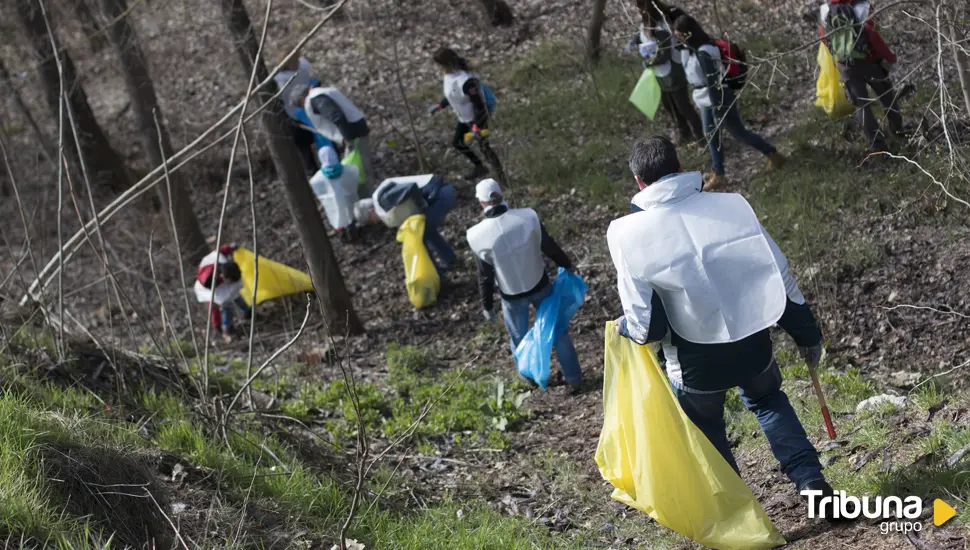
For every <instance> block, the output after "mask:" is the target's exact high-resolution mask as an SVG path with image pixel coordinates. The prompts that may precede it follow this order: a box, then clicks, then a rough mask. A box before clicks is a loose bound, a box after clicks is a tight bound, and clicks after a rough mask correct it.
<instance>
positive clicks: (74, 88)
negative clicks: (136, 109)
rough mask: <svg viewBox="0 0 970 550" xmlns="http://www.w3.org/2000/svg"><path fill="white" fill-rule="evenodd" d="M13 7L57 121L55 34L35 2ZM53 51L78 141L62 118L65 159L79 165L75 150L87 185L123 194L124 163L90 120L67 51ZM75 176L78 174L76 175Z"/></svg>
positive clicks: (58, 85) (126, 182)
mask: <svg viewBox="0 0 970 550" xmlns="http://www.w3.org/2000/svg"><path fill="white" fill-rule="evenodd" d="M15 4H16V7H17V15H18V16H19V17H20V22H21V24H22V25H23V27H24V30H25V31H26V33H27V36H28V37H29V38H30V43H31V46H32V47H33V49H34V52H35V53H36V54H37V57H38V59H39V60H40V65H39V66H38V71H39V72H40V77H41V82H42V83H43V86H44V92H45V95H46V97H47V103H48V105H50V108H51V111H53V113H54V117H55V118H57V116H58V112H59V107H60V102H61V94H60V90H61V75H60V74H58V70H57V62H56V61H55V59H54V47H53V45H52V42H53V43H54V44H57V38H56V34H54V32H53V29H51V34H50V35H48V32H47V24H46V23H45V22H44V15H43V12H42V11H41V7H40V4H39V3H38V0H16V2H15ZM52 38H53V40H52ZM57 47H58V50H59V52H60V53H59V55H60V58H61V68H62V69H63V74H64V95H65V96H66V99H67V103H66V104H65V105H64V107H65V109H70V112H71V114H72V115H73V117H74V122H75V125H76V126H77V134H78V140H79V143H77V146H76V145H75V141H74V134H73V133H72V131H71V125H70V122H69V120H68V117H67V115H66V114H65V116H64V124H63V125H62V126H61V128H60V132H61V135H62V139H63V144H64V152H65V154H66V155H67V158H69V159H71V160H72V161H73V162H74V163H75V164H77V165H79V164H80V161H81V158H79V157H78V149H80V151H81V157H83V159H84V162H85V166H86V167H87V171H88V175H89V176H90V178H91V185H92V186H93V187H94V188H95V189H97V188H104V189H107V190H109V191H110V192H111V193H112V194H114V193H119V192H121V191H124V190H125V189H127V188H128V187H129V186H130V185H131V182H130V181H129V179H128V173H127V171H126V170H125V165H124V162H122V160H121V157H120V156H118V153H117V152H116V151H115V150H114V149H112V148H111V144H110V143H108V138H107V136H105V135H104V132H103V131H102V130H101V126H100V125H99V124H98V120H97V119H96V118H95V117H94V112H93V111H92V110H91V105H90V104H88V97H87V95H86V94H85V93H84V89H83V88H81V83H80V82H79V81H78V78H77V71H76V70H75V68H74V62H73V61H71V56H70V54H68V52H67V50H63V49H61V48H60V45H59V44H57ZM78 146H79V147H78ZM76 173H77V174H80V172H76Z"/></svg>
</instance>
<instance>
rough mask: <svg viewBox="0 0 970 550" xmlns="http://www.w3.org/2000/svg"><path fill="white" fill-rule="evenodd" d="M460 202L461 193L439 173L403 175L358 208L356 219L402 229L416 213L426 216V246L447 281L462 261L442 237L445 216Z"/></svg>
mask: <svg viewBox="0 0 970 550" xmlns="http://www.w3.org/2000/svg"><path fill="white" fill-rule="evenodd" d="M457 203H458V191H457V190H456V189H455V187H454V186H453V185H451V184H450V183H448V182H446V181H445V180H444V179H443V178H442V177H441V176H438V175H435V174H422V175H420V176H401V177H395V178H388V179H386V180H384V181H382V182H381V184H380V185H378V186H377V189H376V190H375V191H374V194H373V195H372V196H371V198H368V199H361V200H359V201H357V204H355V205H354V218H355V219H356V220H357V224H358V225H360V226H365V225H374V224H377V223H382V222H383V224H384V225H386V226H387V227H400V226H401V224H402V223H404V221H405V220H406V219H408V218H409V217H411V216H413V215H415V214H424V240H423V242H424V246H425V247H427V249H428V253H429V255H430V256H431V261H432V262H434V266H435V268H436V269H437V270H438V275H439V276H440V277H442V278H444V276H445V274H446V273H447V272H448V271H449V270H450V269H452V268H454V267H456V266H458V265H459V264H460V261H459V260H458V256H457V255H456V254H455V250H454V249H453V248H452V247H451V245H450V244H448V239H445V237H444V236H443V235H442V234H441V226H442V224H444V221H445V217H446V216H447V215H448V213H449V212H451V210H452V209H453V208H455V205H456V204H457Z"/></svg>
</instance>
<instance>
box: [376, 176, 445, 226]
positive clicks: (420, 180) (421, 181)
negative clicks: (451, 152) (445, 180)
mask: <svg viewBox="0 0 970 550" xmlns="http://www.w3.org/2000/svg"><path fill="white" fill-rule="evenodd" d="M433 178H434V174H421V175H420V176H403V177H399V178H387V179H386V180H384V181H382V182H381V184H380V185H378V186H377V189H375V190H374V194H373V195H371V199H373V201H374V213H375V214H377V217H379V218H380V219H381V221H382V222H384V225H386V226H387V227H400V226H401V224H402V223H404V220H406V219H408V218H410V217H411V216H413V215H415V214H420V213H421V209H420V208H419V207H418V205H417V204H415V203H414V201H413V200H411V199H407V200H404V201H402V202H401V203H400V204H398V205H397V206H395V207H394V208H391V209H390V210H384V209H383V208H381V203H380V201H379V200H377V197H379V196H380V195H381V192H382V191H383V188H384V187H385V186H387V185H390V184H391V183H416V184H418V189H424V187H425V186H426V185H428V184H429V183H431V180H432V179H433Z"/></svg>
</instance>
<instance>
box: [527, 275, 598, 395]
mask: <svg viewBox="0 0 970 550" xmlns="http://www.w3.org/2000/svg"><path fill="white" fill-rule="evenodd" d="M585 299H586V283H585V282H584V281H583V278H582V277H580V276H579V275H576V274H575V273H570V272H568V271H566V270H565V269H563V268H561V267H560V268H559V272H558V274H557V275H556V280H555V281H554V282H553V283H552V293H551V294H549V296H548V297H546V299H545V300H543V301H542V303H541V304H539V310H538V311H536V322H535V324H534V325H532V328H530V329H529V332H527V333H526V335H525V338H523V339H522V341H521V342H519V345H518V346H517V347H516V348H515V362H516V364H517V365H518V367H519V374H521V375H522V376H525V377H526V378H529V379H530V380H532V381H533V382H535V383H536V384H539V387H541V388H542V389H543V390H545V389H547V388H548V385H549V370H550V364H551V363H552V347H553V344H554V343H555V342H556V340H558V339H559V337H560V336H562V335H563V333H564V332H566V328H567V327H568V326H569V321H570V320H571V319H572V318H573V315H576V311H578V310H579V306H581V305H583V301H584V300H585Z"/></svg>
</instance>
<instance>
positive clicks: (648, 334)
mask: <svg viewBox="0 0 970 550" xmlns="http://www.w3.org/2000/svg"><path fill="white" fill-rule="evenodd" d="M630 169H631V171H632V172H633V175H634V178H635V180H636V182H637V185H638V186H639V187H640V189H641V191H640V192H639V193H638V194H637V195H636V196H634V197H633V200H632V202H633V204H634V205H635V206H636V207H638V210H640V211H637V212H634V213H632V214H629V215H627V216H624V217H622V218H619V219H617V220H614V221H613V222H612V223H611V224H610V227H609V230H608V231H607V241H608V243H609V247H610V255H611V256H612V258H613V263H614V265H615V267H616V272H617V286H618V289H619V294H620V302H621V303H622V305H623V316H622V317H620V318H619V319H618V320H617V330H618V332H619V333H620V334H621V335H622V336H625V337H627V338H629V339H631V340H633V341H634V342H636V343H638V344H646V343H647V342H662V345H663V350H664V355H665V356H666V359H667V374H668V376H669V377H670V384H671V386H672V387H673V390H674V394H675V395H676V396H677V399H678V400H679V401H680V405H681V407H682V408H683V410H684V412H685V413H686V414H687V416H688V417H689V418H690V419H691V420H692V421H693V422H694V424H696V425H697V427H698V428H700V430H701V431H702V432H704V434H705V435H706V436H707V438H708V439H709V440H710V441H711V443H713V444H714V447H715V448H717V450H718V451H719V452H720V453H721V455H723V456H724V458H725V459H726V460H727V462H728V463H729V464H730V465H731V467H732V468H734V470H735V471H737V472H739V473H740V471H739V469H738V464H737V462H736V461H735V458H734V455H733V453H732V452H731V446H730V444H729V443H728V438H727V432H726V425H725V422H724V402H725V396H726V395H727V391H728V390H729V389H731V388H734V387H739V388H740V389H741V400H742V402H743V403H744V404H745V406H746V407H747V408H748V410H750V411H751V412H753V413H754V414H755V416H757V418H758V422H759V423H760V424H761V429H762V430H763V431H764V433H765V436H766V437H767V439H768V442H769V443H770V444H771V450H772V452H773V453H774V455H775V458H776V459H778V461H779V462H780V463H781V470H782V472H784V473H785V475H787V476H788V478H789V479H790V480H791V481H792V482H793V483H794V484H795V486H796V487H797V488H798V490H799V491H802V490H806V489H809V490H822V491H824V492H825V494H826V495H830V494H832V487H831V486H829V484H828V483H827V482H826V481H825V478H824V477H823V475H822V465H821V464H820V463H819V459H818V453H817V452H816V450H815V447H813V446H812V443H811V442H810V441H809V440H808V436H807V435H806V433H805V429H804V428H803V427H802V424H801V422H800V421H799V420H798V416H797V415H796V414H795V410H794V409H793V408H792V406H791V404H790V403H789V401H788V396H787V395H785V392H783V391H782V390H781V380H782V378H781V371H780V370H779V368H778V364H777V363H776V362H775V359H774V357H773V351H772V342H771V336H770V334H769V332H768V329H769V328H770V327H771V326H772V325H775V324H776V323H777V324H778V325H779V326H781V328H783V329H784V330H785V331H786V332H787V333H788V334H789V335H790V336H791V337H792V339H794V340H795V343H796V344H797V345H798V346H799V350H800V352H801V354H802V357H803V358H804V359H805V360H806V361H808V362H811V363H812V364H817V363H818V361H819V360H820V358H821V355H822V343H821V341H822V335H821V331H820V330H819V328H818V325H817V324H816V322H815V318H814V316H813V315H812V311H811V309H810V308H809V306H808V304H806V302H805V297H804V296H803V295H802V293H801V291H800V290H799V288H798V283H797V282H796V280H795V278H794V277H793V276H792V274H791V273H790V272H789V270H788V260H787V259H786V258H785V255H784V254H782V252H781V250H780V249H779V248H778V245H776V244H775V242H774V241H773V240H772V239H771V237H770V236H769V235H768V233H767V232H766V231H765V229H764V228H763V227H762V226H761V223H760V222H759V221H758V218H757V217H756V216H755V214H754V211H753V210H752V209H751V205H749V204H748V202H747V201H746V200H745V199H744V198H743V197H742V196H741V195H738V194H735V193H702V192H701V187H702V185H703V180H702V178H701V174H700V173H699V172H682V171H681V164H680V161H679V160H678V158H677V152H676V150H675V148H674V144H673V143H671V142H670V141H669V140H668V139H667V138H664V137H652V138H648V139H645V140H642V141H640V142H638V143H637V144H636V145H635V146H634V148H633V154H632V155H631V157H630ZM829 517H832V516H831V515H830V516H829Z"/></svg>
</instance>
